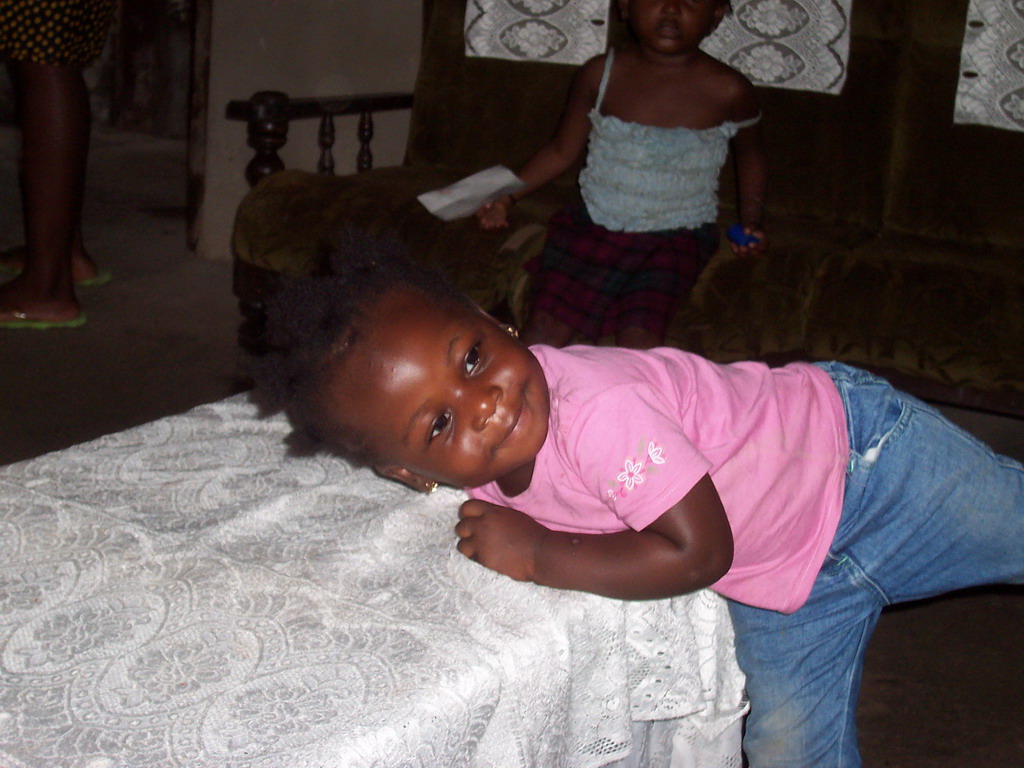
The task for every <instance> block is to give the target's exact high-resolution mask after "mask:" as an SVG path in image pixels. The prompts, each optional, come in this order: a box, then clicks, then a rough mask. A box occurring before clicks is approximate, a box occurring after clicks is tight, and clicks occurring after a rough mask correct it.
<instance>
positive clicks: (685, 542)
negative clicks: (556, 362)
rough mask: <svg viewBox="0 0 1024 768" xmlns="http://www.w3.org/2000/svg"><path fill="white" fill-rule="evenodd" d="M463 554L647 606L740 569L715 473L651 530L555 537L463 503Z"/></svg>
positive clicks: (527, 522)
mask: <svg viewBox="0 0 1024 768" xmlns="http://www.w3.org/2000/svg"><path fill="white" fill-rule="evenodd" d="M460 517H461V520H460V521H459V523H458V525H457V526H456V527H455V531H456V533H457V534H458V536H459V544H458V548H459V551H460V552H462V554H464V555H466V556H467V557H470V558H472V559H474V560H476V561H478V562H480V563H481V564H482V565H485V566H487V567H488V568H491V569H493V570H496V571H498V572H500V573H504V574H505V575H507V576H510V577H512V578H513V579H517V580H519V581H533V582H536V583H537V584H544V585H546V586H549V587H559V588H562V589H578V590H583V591H586V592H594V593H596V594H599V595H606V596H608V597H617V598H621V599H627V600H646V599H652V598H660V597H671V596H673V595H681V594H685V593H687V592H692V591H694V590H697V589H701V588H703V587H706V586H709V585H710V584H713V583H715V582H716V581H718V579H720V578H721V577H722V576H723V575H724V574H725V573H726V571H728V570H729V566H730V565H731V564H732V551H733V550H732V544H733V542H732V531H731V530H730V528H729V522H728V520H727V519H726V517H725V510H724V509H723V507H722V501H721V499H720V498H719V496H718V491H717V490H716V489H715V486H714V483H713V482H712V481H711V478H710V477H709V476H707V475H705V476H704V478H703V479H701V480H700V481H699V482H698V483H697V485H695V486H694V487H693V489H692V490H691V491H690V492H689V493H688V494H687V495H686V496H685V497H683V499H682V500H681V501H679V502H678V503H677V504H675V505H674V506H672V508H671V509H669V510H668V511H667V512H665V513H664V514H663V515H661V517H659V518H658V519H657V520H655V521H654V522H653V523H651V525H649V526H648V527H647V528H645V529H644V530H643V531H622V532H619V533H605V534H577V533H565V532H560V531H550V530H548V529H547V528H544V527H543V526H542V525H540V524H539V523H537V522H535V521H534V520H533V519H531V518H530V517H528V516H527V515H525V514H523V513H522V512H518V511H516V510H514V509H509V508H507V507H499V506H496V505H493V504H488V503H487V502H483V501H468V502H466V503H465V504H463V505H462V509H461V511H460Z"/></svg>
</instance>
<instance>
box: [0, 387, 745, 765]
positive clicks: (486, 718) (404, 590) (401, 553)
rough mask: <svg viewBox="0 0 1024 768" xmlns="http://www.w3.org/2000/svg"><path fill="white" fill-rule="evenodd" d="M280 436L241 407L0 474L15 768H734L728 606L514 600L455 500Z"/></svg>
mask: <svg viewBox="0 0 1024 768" xmlns="http://www.w3.org/2000/svg"><path fill="white" fill-rule="evenodd" d="M287 432H288V429H287V426H286V424H285V423H284V422H283V420H281V419H276V418H275V419H259V418H257V416H256V413H255V408H254V407H253V406H251V405H250V404H249V403H248V402H247V400H246V399H245V397H244V396H238V397H235V398H230V399H228V400H225V401H222V402H220V403H215V404H212V405H208V406H202V407H200V408H197V409H195V410H193V411H190V412H188V413H186V414H182V415H179V416H174V417H170V418H166V419H162V420H159V421H156V422H153V423H151V424H147V425H144V426H142V427H139V428H136V429H132V430H128V431H125V432H122V433H118V434H114V435H110V436H107V437H105V438H102V439H100V440H98V441H95V442H93V443H88V444H85V445H82V446H78V447H75V448H72V449H69V450H66V451H61V452H58V453H54V454H50V455H48V456H44V457H42V458H39V459H35V460H32V461H29V462H24V463H21V464H14V465H10V466H8V467H0V553H2V559H0V765H3V766H5V768H17V767H19V766H40V767H42V766H46V767H47V768H51V767H52V766H62V767H66V768H127V767H129V766H145V767H146V768H152V767H154V766H189V768H196V767H201V766H217V768H223V767H226V766H281V767H282V768H306V767H307V766H377V767H381V768H386V767H389V766H424V767H427V766H429V767H430V768H434V767H436V766H481V767H488V768H513V767H514V766H537V768H557V767H558V766H600V765H606V764H610V763H612V762H613V761H616V760H623V759H626V760H627V761H628V762H629V764H632V765H639V764H646V765H654V766H657V765H666V766H667V765H668V761H669V759H670V755H668V754H667V752H668V751H670V750H671V748H672V744H671V740H672V739H673V737H674V738H675V755H674V760H675V763H674V765H681V766H682V765H692V766H697V765H699V766H702V768H704V767H707V766H723V768H724V767H725V766H739V756H738V744H737V739H736V734H737V733H738V728H739V720H740V715H741V714H742V710H743V704H742V684H743V680H742V676H741V674H740V672H739V670H738V669H737V667H736V664H735V661H734V658H733V654H732V631H731V627H730V625H729V622H728V616H727V613H726V610H725V607H724V605H723V603H722V601H721V600H720V599H719V598H717V597H715V596H714V595H712V594H710V593H700V594H697V595H693V596H690V597H687V598H678V599H674V600H670V601H653V602H643V603H624V602H620V601H615V600H608V599H604V598H599V597H596V596H593V595H586V594H580V593H571V592H561V591H556V590H550V589H545V588H542V587H537V586H535V585H527V584H519V583H515V582H513V581H511V580H509V579H506V578H504V577H501V576H499V575H497V574H494V573H491V572H489V571H486V570H485V569H483V568H482V567H481V566H478V565H476V564H475V563H473V562H471V561H469V560H466V559H465V558H463V557H462V556H461V555H459V554H458V553H457V552H456V551H455V549H454V534H453V532H452V526H453V525H454V522H455V519H456V513H457V509H458V505H459V503H460V501H461V500H462V498H463V497H462V495H461V494H460V493H457V492H455V491H441V492H438V493H436V494H434V495H433V496H429V497H427V496H422V495H419V494H415V493H413V492H411V491H406V490H405V489H404V488H402V487H400V486H398V485H396V484H394V483H391V482H387V481H383V480H380V479H378V478H376V477H375V476H374V475H373V474H372V473H369V472H367V471H365V470H353V469H352V468H351V467H350V466H348V465H347V464H345V463H344V462H341V461H339V460H337V459H333V458H329V457H314V458H289V457H286V456H285V455H284V447H283V444H282V439H283V437H284V436H285V435H286V434H287ZM672 718H680V719H678V720H672ZM633 720H636V721H645V720H659V721H661V722H658V723H656V724H655V725H654V726H653V727H642V726H637V725H635V724H634V723H633V722H631V721H633ZM641 741H644V742H646V743H645V744H644V745H643V748H644V749H646V750H647V753H646V755H641V752H640V746H641V745H640V743H639V742H641ZM631 747H635V748H634V749H633V753H632V756H631V757H629V758H627V753H629V752H630V749H631Z"/></svg>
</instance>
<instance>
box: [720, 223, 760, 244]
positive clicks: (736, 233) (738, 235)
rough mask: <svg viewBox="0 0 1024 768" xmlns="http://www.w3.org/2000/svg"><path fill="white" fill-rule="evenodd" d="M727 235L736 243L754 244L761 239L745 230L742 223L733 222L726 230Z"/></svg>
mask: <svg viewBox="0 0 1024 768" xmlns="http://www.w3.org/2000/svg"><path fill="white" fill-rule="evenodd" d="M725 236H726V237H728V238H729V239H730V240H732V241H733V242H734V243H736V245H753V244H754V243H756V242H758V241H759V240H760V239H761V238H759V237H755V236H754V235H748V234H747V233H746V232H744V231H743V225H742V224H733V225H732V226H731V227H729V229H728V230H727V231H726V233H725Z"/></svg>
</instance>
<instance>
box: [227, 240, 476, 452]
mask: <svg viewBox="0 0 1024 768" xmlns="http://www.w3.org/2000/svg"><path fill="white" fill-rule="evenodd" d="M395 288H408V289H412V290H415V291H418V292H419V293H420V294H422V295H423V296H425V297H427V298H429V299H433V300H435V301H438V302H440V303H442V304H457V305H461V306H467V307H473V306H474V305H473V303H472V302H471V301H470V299H469V298H468V297H466V296H465V294H463V293H461V292H460V291H458V290H457V289H455V288H454V287H453V286H452V285H451V284H450V283H449V282H448V280H447V279H446V278H445V277H444V275H442V274H441V273H440V272H438V271H436V270H433V269H430V268H428V267H425V266H423V265H420V264H417V263H416V262H413V261H411V260H410V259H409V257H408V253H407V251H406V248H405V246H404V245H402V243H401V242H400V241H399V240H398V239H397V238H395V237H393V236H390V235H384V236H377V237H371V236H369V235H366V234H364V233H361V232H357V231H351V230H350V231H345V232H343V233H341V235H340V236H339V237H338V245H337V248H336V250H335V251H334V253H333V254H332V255H331V257H330V260H329V271H328V273H327V274H324V275H318V276H313V277H308V278H301V279H297V280H294V281H291V282H290V283H289V284H288V285H286V286H285V287H284V288H283V289H282V290H281V291H279V292H278V293H277V294H275V296H274V297H273V298H272V300H271V301H270V302H269V305H268V307H267V326H266V336H265V341H266V351H265V352H264V353H263V354H260V355H254V356H252V357H251V358H249V359H248V360H247V368H248V369H249V372H250V374H251V375H252V377H253V380H254V381H255V383H256V391H255V393H254V398H255V400H256V401H257V402H258V403H259V404H260V406H261V409H262V410H263V411H264V412H265V413H266V412H270V413H276V412H281V411H283V412H284V413H285V414H286V415H287V416H288V418H289V420H290V422H291V425H292V429H293V435H292V436H291V438H290V440H289V442H290V444H291V448H292V451H293V452H296V453H301V452H305V453H309V452H315V451H317V450H324V449H326V450H329V451H331V452H333V453H336V454H338V455H341V456H343V457H344V458H346V459H348V460H349V461H351V462H353V463H355V464H359V465H363V466H370V465H373V464H374V463H376V462H377V460H378V457H377V456H375V455H374V453H373V449H372V447H371V445H370V442H369V440H368V439H367V436H366V435H361V434H358V433H357V432H356V430H353V429H351V428H349V427H347V426H346V425H345V424H344V423H340V424H339V423H337V413H338V411H339V410H341V411H343V410H344V408H343V407H342V408H340V409H339V408H338V406H339V404H338V403H329V402H327V401H326V399H325V398H324V397H323V395H324V390H325V386H326V384H327V381H328V376H329V375H330V372H331V370H333V368H334V367H335V366H336V364H337V363H339V362H341V361H343V360H344V359H345V357H346V356H347V354H348V353H349V352H350V351H351V350H352V348H353V347H354V346H355V345H357V344H358V343H359V342H360V340H361V339H362V338H363V337H364V336H365V334H366V331H367V328H366V322H367V317H368V313H369V310H370V309H371V308H372V307H373V306H374V305H375V304H376V302H377V301H378V300H379V299H380V298H381V297H382V296H383V295H384V294H385V293H386V292H388V291H390V290H393V289H395ZM341 405H342V406H343V404H341ZM343 418H344V417H342V419H343Z"/></svg>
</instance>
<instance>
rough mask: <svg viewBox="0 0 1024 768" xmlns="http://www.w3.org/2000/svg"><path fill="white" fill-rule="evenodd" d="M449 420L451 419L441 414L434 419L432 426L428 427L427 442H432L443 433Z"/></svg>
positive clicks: (445, 414) (447, 415)
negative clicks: (428, 436)
mask: <svg viewBox="0 0 1024 768" xmlns="http://www.w3.org/2000/svg"><path fill="white" fill-rule="evenodd" d="M451 420H452V417H451V416H450V415H449V414H447V413H442V414H441V415H440V416H438V417H437V418H436V419H434V422H433V424H431V425H430V438H429V440H433V439H434V438H435V437H437V436H438V435H440V434H441V433H442V432H444V431H445V429H446V428H447V427H448V422H450V421H451Z"/></svg>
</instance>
